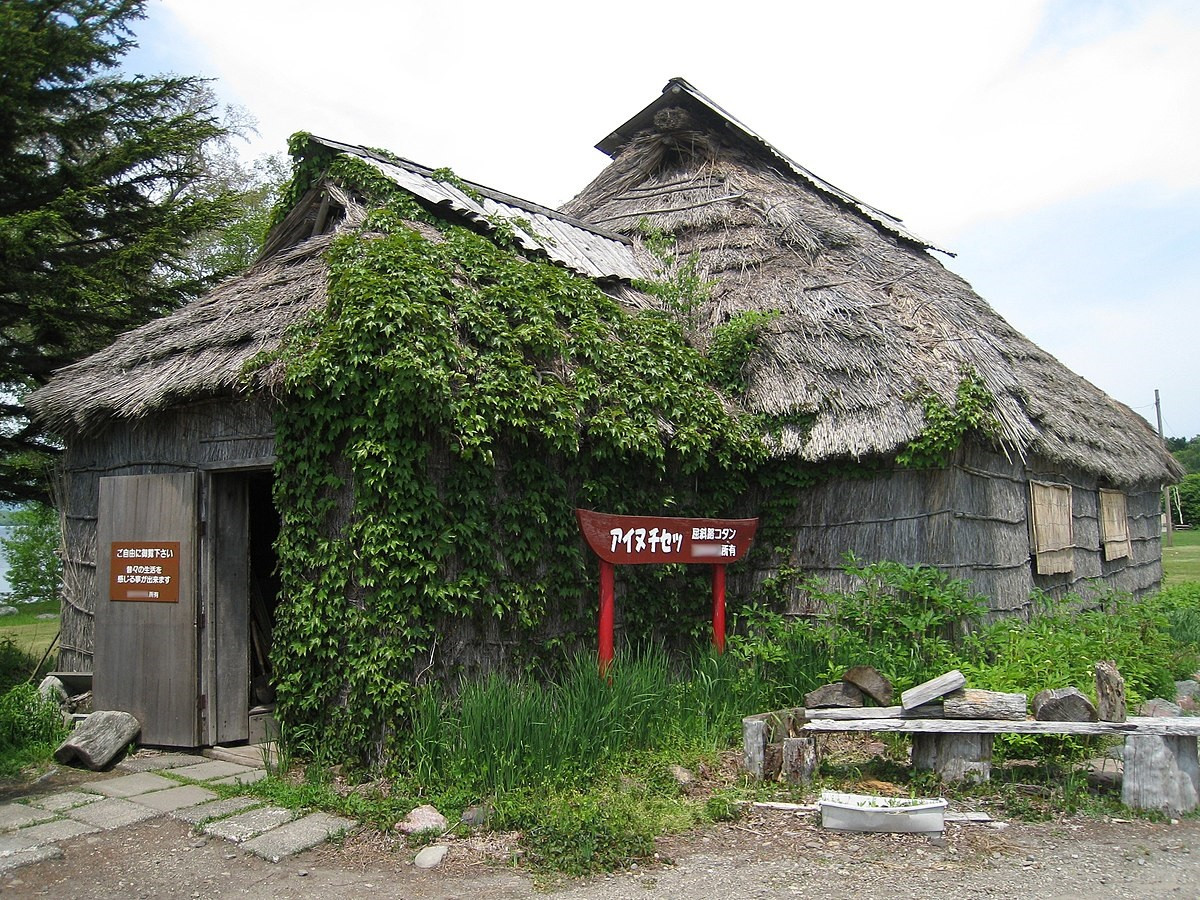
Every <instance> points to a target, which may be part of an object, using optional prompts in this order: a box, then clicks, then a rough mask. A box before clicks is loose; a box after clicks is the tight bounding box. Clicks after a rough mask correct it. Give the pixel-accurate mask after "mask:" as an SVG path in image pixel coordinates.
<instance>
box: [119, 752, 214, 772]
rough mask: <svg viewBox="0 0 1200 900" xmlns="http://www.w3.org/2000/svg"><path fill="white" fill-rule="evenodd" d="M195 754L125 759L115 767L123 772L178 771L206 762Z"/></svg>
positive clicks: (165, 754) (162, 754) (166, 754)
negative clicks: (177, 769) (180, 768)
mask: <svg viewBox="0 0 1200 900" xmlns="http://www.w3.org/2000/svg"><path fill="white" fill-rule="evenodd" d="M205 761H206V760H205V758H204V757H203V756H197V755H196V754H195V753H161V754H159V755H158V756H143V757H137V756H135V757H133V758H131V759H125V760H122V761H121V762H119V763H117V764H116V765H115V766H113V768H114V769H117V770H119V771H121V772H157V771H158V770H160V769H176V768H179V767H180V766H194V765H197V764H198V763H202V762H205Z"/></svg>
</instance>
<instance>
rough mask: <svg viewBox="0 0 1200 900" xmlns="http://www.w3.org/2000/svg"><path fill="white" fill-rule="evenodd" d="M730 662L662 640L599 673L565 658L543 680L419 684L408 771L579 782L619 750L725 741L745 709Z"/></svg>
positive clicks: (592, 665) (500, 786) (492, 786)
mask: <svg viewBox="0 0 1200 900" xmlns="http://www.w3.org/2000/svg"><path fill="white" fill-rule="evenodd" d="M746 699H747V698H746V697H745V696H743V695H741V694H740V693H739V692H738V686H737V668H736V661H734V660H732V659H728V658H721V657H716V656H713V655H711V654H702V655H698V656H697V657H695V658H694V659H692V660H688V661H684V662H683V663H682V664H680V663H679V661H676V665H675V666H673V665H672V659H671V657H670V656H669V654H668V653H667V652H666V651H665V650H663V649H662V648H661V647H646V648H640V649H633V650H627V651H626V652H624V653H623V654H621V655H619V656H618V657H617V659H616V660H615V661H614V662H613V664H612V665H611V666H610V667H609V668H608V670H607V672H606V674H605V676H604V677H601V676H600V675H599V673H598V671H597V667H596V659H595V656H594V655H592V654H590V653H580V654H578V655H576V656H574V657H572V658H571V659H570V660H569V661H568V663H567V665H566V666H565V667H564V669H563V671H562V673H561V675H560V676H559V677H558V678H556V679H553V680H551V681H549V682H547V683H539V682H536V681H532V680H529V679H525V678H506V677H503V676H500V675H491V676H489V677H487V678H485V679H483V680H480V681H473V682H468V683H467V684H464V685H463V686H462V687H461V689H460V691H459V692H458V695H457V696H455V697H453V698H450V697H447V696H445V695H444V693H443V692H442V690H441V688H440V687H438V686H434V685H426V686H424V687H423V688H422V689H421V692H420V694H419V696H418V699H417V702H416V704H415V707H414V715H413V720H412V723H411V725H412V727H411V731H410V737H409V740H408V743H407V745H406V747H405V752H404V753H403V759H404V762H405V768H406V770H407V772H408V774H411V775H412V776H414V777H416V778H418V779H421V780H427V781H430V782H441V781H445V780H454V781H457V782H460V783H462V782H464V781H465V782H467V783H469V784H471V785H472V786H473V787H475V788H476V789H478V790H479V791H481V792H483V793H495V792H503V791H509V790H514V789H516V788H517V787H519V786H521V785H526V784H528V783H530V782H531V781H533V782H537V783H548V782H556V783H559V784H562V785H564V786H565V785H579V784H583V783H585V782H587V781H588V780H589V779H590V778H592V777H594V776H595V775H596V774H598V773H599V772H600V771H601V770H603V769H605V767H607V766H608V765H610V764H611V763H612V762H613V761H614V760H616V759H618V758H619V757H621V756H623V755H626V754H630V753H635V752H637V751H645V750H656V749H662V748H667V747H689V748H693V749H701V748H704V749H708V750H713V749H716V748H717V747H722V746H725V745H727V744H728V743H729V741H730V740H731V739H732V737H733V736H734V735H735V734H736V732H737V728H738V727H739V723H740V720H741V717H742V716H743V715H746V712H745V710H746V709H747V708H748V707H747V705H746Z"/></svg>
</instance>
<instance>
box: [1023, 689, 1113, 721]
mask: <svg viewBox="0 0 1200 900" xmlns="http://www.w3.org/2000/svg"><path fill="white" fill-rule="evenodd" d="M1033 717H1034V718H1035V719H1037V720H1038V721H1039V722H1098V721H1100V717H1099V715H1098V714H1097V713H1096V707H1095V706H1093V705H1092V701H1091V700H1089V699H1088V698H1087V697H1085V696H1083V694H1082V693H1080V691H1079V688H1073V687H1069V688H1047V689H1046V690H1044V691H1040V692H1039V693H1038V695H1037V696H1036V697H1034V698H1033Z"/></svg>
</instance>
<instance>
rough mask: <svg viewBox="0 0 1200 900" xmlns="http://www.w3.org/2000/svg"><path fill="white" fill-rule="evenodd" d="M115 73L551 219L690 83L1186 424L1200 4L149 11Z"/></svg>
mask: <svg viewBox="0 0 1200 900" xmlns="http://www.w3.org/2000/svg"><path fill="white" fill-rule="evenodd" d="M137 32H138V38H139V41H140V43H141V48H140V49H139V50H138V51H137V52H136V53H135V54H134V55H132V56H131V57H130V59H129V61H128V65H127V68H130V69H132V70H133V71H138V72H145V73H146V74H158V73H163V72H178V73H180V74H199V75H204V76H208V77H211V78H214V79H216V83H215V88H216V90H217V91H218V93H219V95H220V96H221V97H222V99H224V100H225V101H227V102H230V103H234V104H237V105H239V106H241V107H244V108H245V109H246V110H247V111H248V112H249V113H250V114H251V115H253V116H254V117H255V118H256V119H257V120H258V123H259V131H260V135H261V137H260V139H258V140H256V141H255V142H254V143H253V145H252V146H251V147H250V148H248V152H250V153H262V152H282V151H283V150H284V149H285V146H286V139H287V136H288V135H289V134H291V133H292V132H295V131H309V132H312V133H314V134H319V135H322V136H324V137H330V138H335V139H337V140H341V141H345V142H347V143H352V144H365V145H368V146H375V147H384V148H387V149H389V150H391V151H392V152H394V153H397V154H399V155H401V156H405V157H408V158H409V159H413V160H416V161H417V162H420V163H423V164H425V165H429V166H433V167H438V166H449V167H450V168H452V169H454V170H455V172H457V173H458V174H459V175H461V176H463V177H464V178H468V179H471V180H473V181H478V182H481V183H483V184H487V185H490V186H492V187H495V188H498V189H500V190H504V191H507V192H509V193H512V194H516V195H518V196H522V197H525V198H527V199H530V200H535V201H538V202H541V203H544V204H546V205H550V206H557V205H559V204H561V203H562V202H563V201H565V200H567V199H568V198H570V197H571V196H572V195H573V194H574V193H575V192H576V191H578V190H579V189H580V188H582V187H583V186H584V185H585V184H586V183H587V182H588V181H589V180H591V178H592V177H594V176H595V175H596V174H597V173H598V172H599V171H600V169H601V168H603V166H604V164H605V163H606V161H607V158H606V157H605V156H604V155H603V154H601V153H600V152H599V151H597V150H594V149H592V148H593V145H594V144H595V143H596V142H597V141H599V140H600V139H601V138H602V137H604V136H605V135H606V134H607V133H608V132H609V131H611V130H612V129H613V128H614V127H615V126H617V125H619V124H621V123H622V122H624V121H625V120H626V119H627V118H629V117H630V116H632V115H633V114H634V113H635V112H637V111H638V110H640V109H641V108H642V107H643V106H645V105H646V104H647V103H649V102H650V101H651V100H652V99H654V97H656V96H657V95H658V93H659V91H660V90H661V88H662V86H663V85H664V84H665V83H666V81H667V79H668V78H670V77H671V76H675V75H681V76H683V77H684V78H687V79H688V80H689V81H691V83H692V84H694V85H695V86H696V87H697V88H699V89H700V90H701V91H704V92H705V93H706V94H708V95H709V96H710V97H711V98H712V99H713V100H714V101H716V102H717V103H719V104H720V105H722V106H723V107H725V108H726V109H727V110H729V111H730V112H731V113H732V114H733V115H735V116H737V117H738V118H739V119H741V120H742V121H743V122H745V123H746V125H748V126H749V127H750V128H752V129H754V130H755V131H757V132H758V133H759V134H761V135H762V136H763V137H764V138H766V139H767V140H768V141H771V142H772V143H773V144H774V145H775V146H776V147H778V148H779V149H780V150H781V151H782V152H784V153H786V154H787V155H789V156H791V157H792V158H793V159H795V160H796V161H798V162H799V163H800V164H802V165H804V166H806V167H807V168H809V169H811V170H812V171H813V172H815V173H816V174H817V175H820V176H821V177H822V178H825V179H826V180H828V181H831V182H832V183H834V184H836V185H838V186H839V187H841V188H843V189H844V190H847V191H849V192H850V193H852V194H854V195H855V196H857V197H858V198H859V199H861V200H863V201H864V202H866V203H869V204H871V205H873V206H876V207H879V208H881V209H884V210H887V211H888V212H889V213H892V214H893V215H896V216H898V217H900V218H902V219H903V220H904V221H905V223H906V225H907V226H908V227H909V228H910V229H911V230H913V231H914V232H916V233H917V234H919V235H921V236H923V237H925V238H927V239H929V240H931V241H932V242H933V243H935V244H937V245H938V246H940V247H944V248H946V249H947V250H950V251H953V252H955V253H957V254H958V257H957V258H956V259H953V260H946V264H947V266H948V267H949V268H951V269H953V270H954V271H956V272H958V273H959V274H961V275H963V276H964V277H965V278H966V279H967V280H968V281H970V282H971V283H972V285H973V286H974V287H975V288H976V290H977V291H979V293H980V294H981V295H982V296H983V297H984V298H985V299H987V300H988V301H989V302H990V303H991V304H992V305H993V306H994V307H995V308H996V309H997V310H998V311H999V312H1000V313H1001V314H1002V315H1003V316H1005V318H1007V319H1008V320H1009V321H1010V322H1011V323H1012V324H1013V326H1014V327H1016V328H1017V329H1019V330H1021V331H1023V332H1024V333H1025V334H1027V335H1028V336H1029V337H1031V338H1032V339H1033V340H1034V341H1035V342H1037V343H1038V344H1040V345H1041V346H1042V347H1043V348H1045V349H1046V350H1048V351H1050V352H1051V353H1053V354H1055V355H1056V356H1058V357H1059V359H1061V360H1062V361H1063V362H1064V363H1066V364H1067V365H1068V366H1070V367H1071V368H1072V369H1074V370H1075V371H1077V372H1079V373H1080V374H1081V375H1083V376H1085V377H1086V378H1088V379H1089V380H1091V381H1093V382H1094V383H1096V384H1097V385H1099V386H1100V387H1101V388H1103V389H1104V390H1106V391H1107V392H1108V393H1110V394H1111V395H1112V396H1114V397H1115V398H1117V399H1118V400H1120V401H1122V402H1124V403H1127V404H1129V405H1130V406H1132V407H1134V408H1135V409H1137V410H1138V411H1139V412H1141V413H1142V414H1143V415H1144V416H1146V417H1147V418H1148V419H1149V420H1150V421H1151V422H1152V423H1153V422H1154V408H1153V403H1154V390H1155V388H1158V389H1160V390H1161V393H1162V401H1163V417H1164V420H1165V430H1166V432H1167V434H1169V435H1174V436H1181V437H1191V436H1194V435H1197V434H1200V390H1198V389H1197V386H1198V384H1200V377H1198V376H1200V363H1198V361H1197V360H1198V359H1200V352H1198V351H1200V347H1197V341H1198V339H1200V334H1198V329H1197V323H1198V321H1200V315H1198V314H1197V311H1196V310H1197V294H1198V293H1200V291H1198V288H1197V285H1198V284H1200V252H1198V251H1200V4H1194V3H1190V2H1188V0H993V2H983V0H972V2H962V0H945V2H943V0H904V2H894V0H791V2H779V3H767V2H760V0H741V2H738V3H720V4H716V3H709V2H707V0H693V2H689V3H669V4H668V3H661V2H655V0H639V2H636V3H635V2H629V0H608V2H606V3H604V4H583V3H579V4H573V3H569V2H563V0H557V2H521V0H511V2H508V3H497V2H494V0H492V2H487V0H437V2H434V0H426V2H423V3H419V4H415V3H412V2H400V0H397V2H385V0H341V2H339V3H330V2H327V0H151V3H150V6H149V17H148V19H147V20H146V21H145V22H142V23H141V24H140V27H139V28H138V29H137Z"/></svg>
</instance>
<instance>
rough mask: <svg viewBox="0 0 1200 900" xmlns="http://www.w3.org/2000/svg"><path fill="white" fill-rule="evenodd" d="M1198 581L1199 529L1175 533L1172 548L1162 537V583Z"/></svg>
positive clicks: (1199, 565)
mask: <svg viewBox="0 0 1200 900" xmlns="http://www.w3.org/2000/svg"><path fill="white" fill-rule="evenodd" d="M1185 581H1200V529H1196V528H1189V529H1187V530H1184V531H1176V532H1175V540H1174V543H1173V545H1172V546H1170V547H1168V546H1167V539H1166V535H1164V536H1163V583H1164V584H1166V585H1175V584H1181V583H1183V582H1185Z"/></svg>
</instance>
